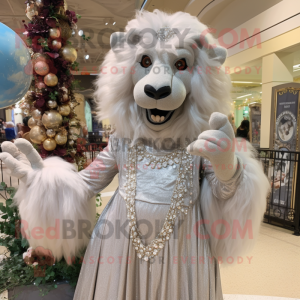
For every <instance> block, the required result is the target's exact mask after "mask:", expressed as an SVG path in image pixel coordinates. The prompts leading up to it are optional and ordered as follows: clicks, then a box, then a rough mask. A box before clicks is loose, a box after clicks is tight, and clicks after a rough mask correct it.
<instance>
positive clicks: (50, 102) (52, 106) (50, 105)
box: [47, 100, 57, 108]
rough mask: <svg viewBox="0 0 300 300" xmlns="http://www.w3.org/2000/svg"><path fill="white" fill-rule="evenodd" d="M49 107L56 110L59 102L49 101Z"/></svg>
mask: <svg viewBox="0 0 300 300" xmlns="http://www.w3.org/2000/svg"><path fill="white" fill-rule="evenodd" d="M47 106H48V107H49V108H55V107H57V102H56V101H55V100H49V101H48V102H47Z"/></svg>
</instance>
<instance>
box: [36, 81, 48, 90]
mask: <svg viewBox="0 0 300 300" xmlns="http://www.w3.org/2000/svg"><path fill="white" fill-rule="evenodd" d="M36 87H37V88H38V89H44V88H46V84H45V83H44V82H43V81H39V82H38V83H37V84H36Z"/></svg>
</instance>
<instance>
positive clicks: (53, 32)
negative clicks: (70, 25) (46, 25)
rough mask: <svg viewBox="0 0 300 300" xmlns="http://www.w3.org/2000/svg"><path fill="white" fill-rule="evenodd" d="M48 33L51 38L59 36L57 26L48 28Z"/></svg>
mask: <svg viewBox="0 0 300 300" xmlns="http://www.w3.org/2000/svg"><path fill="white" fill-rule="evenodd" d="M49 35H50V37H51V38H52V39H57V38H59V37H60V30H59V28H50V30H49Z"/></svg>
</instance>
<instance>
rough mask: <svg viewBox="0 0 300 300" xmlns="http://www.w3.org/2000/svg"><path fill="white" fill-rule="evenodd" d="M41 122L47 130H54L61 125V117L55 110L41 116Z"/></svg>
mask: <svg viewBox="0 0 300 300" xmlns="http://www.w3.org/2000/svg"><path fill="white" fill-rule="evenodd" d="M42 122H43V125H44V126H45V127H46V128H47V129H55V128H58V127H59V126H60V125H61V123H62V116H61V114H60V113H59V112H58V111H56V110H49V111H46V112H45V113H44V114H43V118H42Z"/></svg>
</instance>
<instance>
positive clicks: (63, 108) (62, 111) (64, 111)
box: [58, 104, 71, 117]
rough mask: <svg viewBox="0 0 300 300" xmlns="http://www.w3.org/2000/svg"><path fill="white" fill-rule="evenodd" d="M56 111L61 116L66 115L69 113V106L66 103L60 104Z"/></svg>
mask: <svg viewBox="0 0 300 300" xmlns="http://www.w3.org/2000/svg"><path fill="white" fill-rule="evenodd" d="M58 112H59V113H60V114H61V115H62V116H64V117H66V116H68V115H69V114H70V112H71V107H70V106H69V105H68V104H64V105H61V106H59V107H58Z"/></svg>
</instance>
